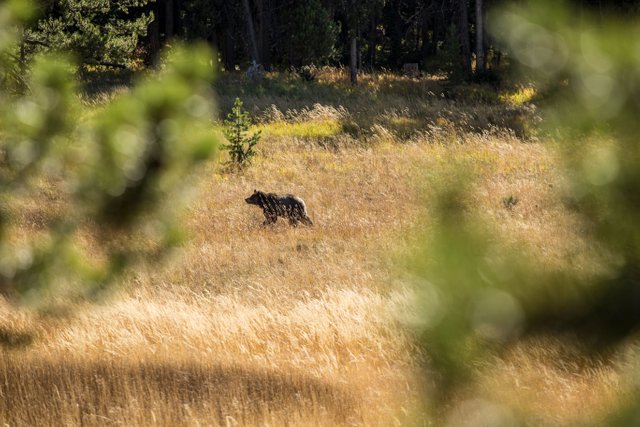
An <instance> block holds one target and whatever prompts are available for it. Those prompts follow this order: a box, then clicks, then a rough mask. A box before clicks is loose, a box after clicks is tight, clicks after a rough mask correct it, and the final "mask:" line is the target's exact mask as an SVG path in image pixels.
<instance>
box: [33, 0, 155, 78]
mask: <svg viewBox="0 0 640 427" xmlns="http://www.w3.org/2000/svg"><path fill="white" fill-rule="evenodd" d="M152 1H153V0H53V2H52V3H51V4H50V6H49V7H48V8H47V9H46V10H44V8H41V12H42V13H43V15H41V16H40V19H39V20H38V21H36V22H35V24H34V25H33V26H32V27H31V28H30V29H29V30H27V31H26V33H25V42H26V44H27V45H29V46H30V47H31V51H40V50H58V51H62V52H72V53H73V54H75V55H76V56H77V59H78V60H79V62H80V63H82V64H97V65H111V66H118V67H124V66H127V65H130V61H131V60H132V54H133V52H134V50H135V49H136V47H137V46H138V41H139V39H140V38H141V37H143V36H145V35H146V33H147V27H148V26H149V24H150V23H151V22H152V20H153V19H154V16H153V14H152V13H145V6H147V4H148V3H150V2H152Z"/></svg>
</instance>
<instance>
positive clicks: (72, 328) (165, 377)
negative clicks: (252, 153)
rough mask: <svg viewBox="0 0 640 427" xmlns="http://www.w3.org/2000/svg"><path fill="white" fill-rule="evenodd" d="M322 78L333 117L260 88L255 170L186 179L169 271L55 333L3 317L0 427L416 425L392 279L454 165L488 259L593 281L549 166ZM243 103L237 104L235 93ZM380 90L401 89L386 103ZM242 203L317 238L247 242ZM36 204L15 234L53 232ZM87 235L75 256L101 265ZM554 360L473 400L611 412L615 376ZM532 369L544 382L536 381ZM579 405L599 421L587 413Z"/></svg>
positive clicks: (413, 383) (410, 341)
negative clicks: (288, 215)
mask: <svg viewBox="0 0 640 427" xmlns="http://www.w3.org/2000/svg"><path fill="white" fill-rule="evenodd" d="M227 78H228V79H232V77H227ZM331 79H334V80H331ZM335 79H337V77H336V75H333V74H330V73H329V74H328V75H322V76H320V78H319V83H318V84H323V85H327V87H326V88H324V89H322V90H326V91H327V93H322V92H321V93H319V95H318V98H323V97H330V96H334V95H335V94H334V92H333V91H334V90H335V91H336V92H335V93H338V91H340V93H342V91H345V92H344V93H346V95H345V96H346V97H347V99H346V100H345V102H344V103H341V104H336V105H333V104H331V103H326V104H322V103H321V104H319V105H318V106H314V104H315V102H313V103H312V101H313V97H314V96H313V91H312V90H311V89H309V88H305V87H303V88H302V89H300V88H298V89H299V94H300V95H299V98H300V99H299V101H300V102H299V104H300V105H298V106H296V105H294V104H296V102H297V101H295V97H294V102H293V103H292V101H291V96H290V92H287V91H295V90H296V87H295V85H298V86H300V83H299V82H297V83H296V82H293V83H292V82H290V81H289V80H287V79H274V80H272V81H271V80H270V81H268V82H267V84H270V85H282V86H285V89H286V90H284V89H283V93H280V92H278V90H276V89H274V88H270V89H269V88H268V90H269V92H267V93H266V94H265V95H263V96H256V97H255V99H251V100H249V103H248V104H249V105H251V106H253V108H255V109H257V110H258V111H259V112H260V114H263V115H264V116H265V117H270V118H268V119H265V120H263V123H262V125H261V126H269V125H271V126H273V124H274V123H275V124H278V126H280V127H279V128H278V129H279V132H272V133H269V132H265V137H264V138H263V140H262V141H261V143H260V145H259V148H260V156H259V157H258V159H257V161H256V163H255V164H254V165H253V166H252V167H251V168H249V169H248V170H246V171H245V172H243V173H238V172H234V173H232V172H225V171H224V170H223V168H221V167H220V165H219V164H218V163H215V162H213V163H211V164H209V165H208V166H207V167H206V168H205V169H203V170H202V172H201V174H200V178H199V182H198V183H197V187H199V189H200V192H199V196H198V198H197V199H196V200H195V201H194V202H193V204H192V205H191V206H190V207H189V210H188V212H187V214H186V215H185V217H184V224H185V226H186V228H187V230H188V231H189V233H190V235H191V240H190V241H189V243H188V244H186V245H185V246H184V247H183V248H181V250H179V251H177V252H176V253H175V254H174V256H173V259H172V261H173V262H172V263H167V264H166V265H164V266H162V267H158V266H157V265H148V266H141V267H140V268H139V269H137V270H136V271H132V272H130V274H129V275H128V276H127V277H125V278H124V279H123V281H122V283H121V287H120V288H119V289H118V290H117V291H116V292H115V293H114V294H113V295H112V297H111V299H110V300H108V301H105V302H104V304H102V305H97V306H96V305H86V304H83V303H81V302H80V303H79V304H77V307H76V308H75V309H74V310H73V311H72V312H71V313H70V314H69V315H68V316H67V317H62V318H60V317H48V316H41V315H38V314H35V313H33V312H31V311H28V310H25V309H19V308H16V307H14V306H12V305H10V304H9V303H8V302H5V301H2V303H1V305H0V311H1V312H2V316H0V335H1V338H2V341H3V342H4V343H5V345H4V346H3V347H2V348H0V422H2V423H4V424H8V425H127V426H132V425H167V426H169V425H171V426H173V425H225V426H230V425H274V426H275V425H380V426H387V425H402V424H411V423H416V424H421V423H422V422H425V420H426V419H427V414H425V413H424V410H423V402H424V399H425V398H428V389H429V383H430V381H429V373H428V363H427V360H428V349H426V352H424V351H423V350H422V349H421V348H420V347H419V346H417V345H416V340H415V338H416V332H417V331H419V328H420V322H421V313H419V312H418V311H417V310H418V309H417V307H416V305H415V304H414V296H413V295H414V292H415V288H414V287H413V286H414V285H413V284H412V283H411V281H410V280H406V278H405V276H404V275H403V274H402V271H401V270H402V260H403V259H404V258H405V257H406V256H407V255H408V254H409V253H410V251H411V248H412V247H413V246H414V245H415V244H416V243H417V242H419V241H420V240H421V237H420V236H421V232H420V230H421V229H423V228H424V227H427V228H428V227H429V226H430V223H429V215H428V213H429V205H430V202H431V201H432V197H433V195H434V191H433V190H434V189H433V188H430V187H425V185H424V183H426V182H433V181H434V180H433V179H434V177H435V179H436V182H439V180H440V181H444V180H445V179H446V175H444V174H443V175H442V177H441V176H440V174H441V172H442V171H443V170H445V169H446V167H447V165H449V164H450V163H451V161H452V160H457V161H464V162H465V164H467V165H468V172H469V174H470V176H472V177H474V178H476V180H477V181H476V184H475V185H474V187H473V192H472V195H471V196H470V197H471V203H470V205H471V206H473V209H475V210H477V212H479V213H481V215H482V216H483V217H484V218H485V219H486V221H487V227H490V228H492V230H493V231H494V232H495V235H496V236H497V237H496V238H497V239H500V240H501V241H503V242H504V244H505V245H514V246H517V248H518V250H522V251H525V252H527V253H529V254H531V256H532V257H534V258H535V259H536V260H537V262H539V263H540V265H541V266H542V267H543V268H558V269H562V268H572V269H575V268H577V269H579V270H581V271H584V274H592V273H593V271H594V270H597V269H598V268H600V267H599V264H598V263H599V260H598V256H597V254H596V253H594V251H593V249H592V248H590V247H588V245H587V244H586V241H585V239H584V237H583V228H584V227H585V225H584V224H583V223H582V222H581V220H580V218H579V217H578V216H577V215H576V214H575V213H572V212H571V211H570V210H568V209H567V208H566V207H565V206H564V204H563V199H562V188H563V186H564V183H563V179H562V177H561V176H562V175H561V173H560V172H559V170H560V166H559V164H558V161H557V159H556V158H555V157H554V155H553V152H552V150H550V148H549V146H548V145H544V144H537V143H533V144H531V143H529V144H523V143H522V141H521V139H519V138H517V137H516V136H514V133H513V132H508V131H507V132H503V131H497V130H496V131H495V132H477V133H465V132H463V129H462V128H460V129H458V128H456V124H455V122H453V121H451V120H449V119H446V118H443V117H440V119H441V120H439V121H438V120H436V119H437V118H436V119H434V121H433V123H431V124H430V125H428V126H426V125H424V123H423V124H422V125H421V124H420V122H415V123H414V122H412V121H411V120H413V118H412V115H415V113H414V112H413V111H410V110H408V111H409V112H408V113H407V114H404V113H403V112H402V111H404V110H403V109H402V108H399V109H396V110H394V111H390V110H387V111H385V110H384V109H382V108H381V105H386V100H387V99H388V100H389V101H390V103H391V104H393V102H398V103H404V105H405V106H406V107H407V108H409V107H410V106H409V104H408V103H409V101H407V100H404V101H403V100H402V99H403V97H404V96H405V92H408V91H410V90H412V91H413V92H411V93H413V94H414V95H412V96H418V97H420V96H422V98H420V99H422V100H423V103H424V105H429V106H430V107H429V108H432V109H433V111H435V110H438V109H440V110H444V109H447V108H449V109H451V108H458V110H456V112H455V114H453V116H456V115H458V114H468V113H469V111H472V110H473V109H474V108H476V109H479V110H480V109H482V108H483V106H482V105H478V106H475V107H474V106H473V105H469V104H464V105H458V104H455V103H454V102H453V101H451V100H437V97H436V98H435V100H434V99H432V95H431V94H429V93H423V94H422V95H419V93H420V90H422V89H423V87H424V88H426V87H427V86H429V87H430V86H434V85H435V86H437V85H439V84H440V83H439V82H438V81H426V82H425V81H422V82H417V81H416V82H412V81H411V80H410V79H405V78H396V80H394V78H393V77H392V76H383V77H378V78H377V79H378V80H375V79H374V78H371V80H372V81H371V82H369V81H367V79H364V83H363V85H364V86H365V87H366V88H368V89H367V90H369V91H374V89H375V91H374V92H375V96H377V97H379V100H378V101H377V104H374V105H373V106H367V107H364V105H365V104H366V103H367V99H371V98H370V96H371V95H369V94H367V95H366V96H365V97H361V95H359V94H358V93H350V92H349V91H348V90H347V89H346V88H343V87H341V86H340V85H341V83H340V82H339V81H337V80H335ZM374 80H375V81H374ZM243 84H244V83H238V84H237V85H236V86H235V87H236V90H238V91H240V92H241V91H242V90H248V89H246V88H245V87H244V86H242V85H243ZM287 85H294V86H292V87H288V86H287ZM394 85H398V86H399V87H400V88H401V89H400V90H399V91H397V92H393V89H392V88H393V86H394ZM230 87H233V86H230ZM371 87H373V89H372V88H371ZM405 87H406V88H408V89H403V88H405ZM228 90H229V91H231V89H228ZM318 90H320V89H318ZM425 90H426V89H425ZM306 91H311V92H310V93H307V92H306ZM385 91H388V92H389V93H386V92H385ZM415 93H418V95H415ZM225 96H226V95H225V94H224V93H223V94H222V102H223V105H224V102H225V99H226V98H225ZM272 104H273V105H274V107H271V105H272ZM456 105H457V107H456ZM296 108H297V109H296ZM305 108H306V109H305ZM403 108H404V107H403ZM294 110H295V111H294ZM278 112H279V113H280V114H281V115H278V114H277V113H278ZM287 112H288V113H287ZM353 117H356V119H353ZM363 117H371V118H373V120H372V121H373V122H375V123H374V124H375V126H373V127H372V128H371V129H373V130H372V131H371V132H370V133H367V134H358V133H357V132H355V133H354V132H350V130H351V129H352V128H350V127H349V122H350V120H352V121H353V122H354V123H355V126H357V127H361V124H362V123H365V121H366V120H365V119H363ZM390 118H393V119H394V120H396V121H397V123H403V120H404V123H409V124H410V125H411V126H416V130H417V132H412V133H411V136H410V137H405V136H403V135H401V134H399V133H398V132H397V130H396V129H395V128H393V127H389V126H385V123H387V122H389V120H390ZM363 120H364V121H363ZM327 121H333V122H335V123H338V124H339V125H340V128H339V129H340V130H339V132H336V131H331V132H330V133H329V134H327V135H325V136H318V134H317V133H314V131H317V129H315V130H314V127H316V126H325V125H326V122H327ZM296 123H297V124H299V126H292V125H293V124H296ZM300 125H302V126H300ZM423 125H424V126H423ZM309 128H311V130H309ZM253 189H261V190H264V191H273V192H290V193H294V194H296V195H298V196H300V197H302V198H303V199H304V200H305V201H306V204H307V206H308V208H309V213H310V216H311V218H312V219H313V221H314V223H315V225H314V227H312V228H306V227H298V228H290V227H289V226H288V225H286V224H285V223H284V222H282V221H281V222H279V223H278V224H277V225H276V226H274V227H263V226H262V221H263V217H262V214H261V212H260V211H259V210H258V209H256V208H255V207H254V206H250V205H247V204H245V203H244V201H243V199H244V198H245V197H247V196H248V195H250V194H251V192H252V191H253ZM43 191H46V192H48V193H47V194H51V197H49V198H43V200H42V201H34V203H33V205H30V206H24V207H22V208H21V209H16V212H15V213H14V214H15V215H22V216H20V218H21V230H20V232H22V233H34V232H38V229H39V228H40V227H41V226H42V224H43V223H45V222H46V219H47V217H49V216H52V215H55V212H56V209H57V208H56V206H57V204H58V203H60V200H59V199H58V198H57V197H56V194H55V193H56V189H55V186H52V185H51V184H50V183H43ZM510 195H514V196H517V197H518V200H519V202H518V204H517V205H515V206H513V207H512V208H510V209H506V208H505V207H504V205H503V203H502V200H503V198H505V197H508V196H510ZM21 212H22V213H24V212H27V213H28V215H27V214H21ZM38 224H40V226H38ZM89 235H90V233H86V235H83V234H81V235H80V236H78V239H79V240H80V241H81V242H82V243H83V244H84V245H85V246H86V247H87V248H88V249H89V250H90V251H91V252H92V253H93V254H94V255H95V256H96V257H99V256H100V248H98V247H95V246H92V242H91V239H90V237H87V236H89ZM523 242H524V243H523ZM556 347H557V348H560V347H559V344H558V343H557V342H553V341H551V340H547V341H544V342H543V343H527V344H523V345H521V346H519V347H516V348H514V349H511V350H510V352H508V353H506V354H504V355H503V357H502V358H499V359H498V360H496V362H495V363H494V364H492V365H491V366H488V367H481V369H479V379H478V382H477V385H476V386H477V387H479V388H480V389H481V390H484V391H485V392H486V394H487V396H488V399H490V398H492V397H495V398H501V399H503V400H504V399H505V397H506V398H507V399H511V401H512V402H513V405H514V406H515V407H518V405H520V407H522V408H524V407H525V406H530V405H534V406H535V405H537V406H538V407H541V408H543V409H544V411H543V414H548V415H546V416H545V415H543V416H542V418H541V419H540V420H539V421H540V424H546V425H557V424H571V423H574V422H578V421H580V420H584V419H588V418H589V417H591V416H593V415H594V414H598V413H601V412H602V411H603V410H605V409H606V408H608V407H609V405H612V404H613V403H611V402H614V401H615V400H616V398H617V397H616V396H617V394H616V390H617V387H618V386H619V384H620V381H621V380H620V378H619V377H618V374H617V371H616V369H615V366H613V365H610V364H601V365H594V366H593V367H591V368H590V369H589V370H584V371H582V370H580V371H575V370H572V369H571V368H570V367H567V366H570V364H569V365H567V364H565V367H563V365H562V363H560V364H558V362H557V361H558V360H565V361H570V360H572V357H573V356H566V355H564V354H560V355H559V356H558V357H557V358H556V357H552V356H549V357H541V356H540V349H541V348H545V349H553V348H556ZM549 351H550V352H551V353H548V354H553V350H549ZM541 370H542V372H548V374H545V375H544V376H540V375H537V374H536V373H537V372H540V371H541ZM576 372H578V373H577V374H576ZM541 381H542V382H543V384H544V386H543V387H542V388H541V387H540V382H541ZM540 390H544V393H541V392H540ZM597 396H601V397H602V398H601V399H596V397H597ZM585 399H594V400H598V402H599V405H593V406H591V407H588V408H585V407H584V405H582V403H581V402H584V401H587V400H585ZM588 401H591V400H588ZM469 408H471V409H473V408H474V406H473V404H471V405H470V404H468V402H466V401H465V400H464V396H461V399H460V405H458V406H454V407H452V408H450V411H449V412H450V415H449V421H450V422H451V423H453V424H451V425H462V424H459V423H458V421H459V422H460V423H466V422H471V421H473V420H474V419H475V418H474V417H475V416H476V415H477V414H476V415H474V412H473V410H469Z"/></svg>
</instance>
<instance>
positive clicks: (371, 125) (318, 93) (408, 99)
mask: <svg viewBox="0 0 640 427" xmlns="http://www.w3.org/2000/svg"><path fill="white" fill-rule="evenodd" d="M215 88H216V94H217V96H218V102H219V107H220V117H224V116H225V115H226V113H228V112H229V111H230V109H231V106H232V105H233V101H234V100H235V98H236V97H239V98H240V99H242V101H243V102H244V103H245V107H246V108H247V109H248V110H249V111H250V112H251V113H252V114H253V115H254V116H255V117H262V116H263V115H264V113H265V112H266V111H268V110H270V109H271V110H273V107H272V106H275V108H276V109H277V110H279V111H280V112H281V113H285V116H286V115H287V114H286V113H287V112H291V111H303V110H313V109H314V106H315V105H316V104H320V105H322V106H328V107H333V108H334V109H340V108H342V107H344V108H345V109H346V111H348V113H349V114H348V117H345V118H344V119H343V120H342V123H341V125H342V128H343V130H344V132H345V133H347V134H348V135H350V136H351V137H353V138H356V139H361V140H367V138H368V137H370V136H373V135H374V134H375V132H376V126H378V127H379V126H382V127H383V128H384V129H386V130H388V131H389V132H390V133H391V135H392V136H393V137H394V138H395V139H397V140H399V141H406V140H409V139H411V138H414V137H416V136H418V135H424V134H425V133H429V132H432V131H435V132H440V131H442V130H443V129H444V131H450V130H452V129H454V130H455V131H457V132H463V133H464V132H469V133H485V132H496V131H504V130H507V131H509V132H512V133H513V134H514V135H515V136H517V137H521V138H524V139H527V138H529V137H531V136H533V134H534V132H535V129H534V126H533V124H534V123H535V121H536V120H537V118H536V111H535V108H532V107H531V106H530V105H528V104H526V105H525V104H521V105H514V104H513V103H511V102H508V101H507V99H506V98H505V97H504V96H501V94H502V93H504V92H508V91H511V90H513V88H508V87H505V88H496V87H495V86H493V85H489V84H478V83H471V84H460V85H452V84H450V83H448V82H446V81H444V82H443V81H442V80H434V79H428V78H423V79H408V78H406V77H402V76H394V75H390V74H385V75H382V76H378V77H376V76H375V75H366V76H363V78H362V80H361V83H360V84H359V85H358V86H357V87H355V88H354V87H352V86H350V85H349V84H348V83H346V82H342V81H323V80H316V81H312V82H305V81H302V80H301V79H299V78H297V77H295V75H290V74H282V73H272V74H270V75H268V76H266V77H265V78H264V79H262V80H261V81H260V82H250V81H248V80H247V79H246V78H245V77H244V75H243V74H241V73H228V74H223V75H221V76H219V78H218V80H217V82H216V84H215ZM262 118H263V119H264V117H262ZM269 120H270V119H268V118H267V119H266V121H267V122H268V121H269ZM443 123H444V124H445V126H444V127H443Z"/></svg>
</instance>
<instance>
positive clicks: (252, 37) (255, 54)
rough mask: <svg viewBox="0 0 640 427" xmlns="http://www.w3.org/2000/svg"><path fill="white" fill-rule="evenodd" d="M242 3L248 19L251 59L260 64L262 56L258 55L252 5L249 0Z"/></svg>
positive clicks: (243, 0)
mask: <svg viewBox="0 0 640 427" xmlns="http://www.w3.org/2000/svg"><path fill="white" fill-rule="evenodd" d="M242 5H243V7H244V15H245V19H246V21H247V32H248V33H249V44H250V45H251V46H250V48H251V59H252V60H253V61H255V62H256V63H257V64H259V63H260V57H259V56H258V42H257V40H256V31H255V29H254V27H253V17H252V15H251V5H250V4H249V0H242Z"/></svg>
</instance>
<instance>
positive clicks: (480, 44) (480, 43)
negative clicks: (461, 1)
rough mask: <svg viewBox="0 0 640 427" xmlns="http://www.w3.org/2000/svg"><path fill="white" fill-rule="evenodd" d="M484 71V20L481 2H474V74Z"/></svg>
mask: <svg viewBox="0 0 640 427" xmlns="http://www.w3.org/2000/svg"><path fill="white" fill-rule="evenodd" d="M484 71H485V63H484V19H483V16H482V0H476V74H477V73H483V72H484Z"/></svg>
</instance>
